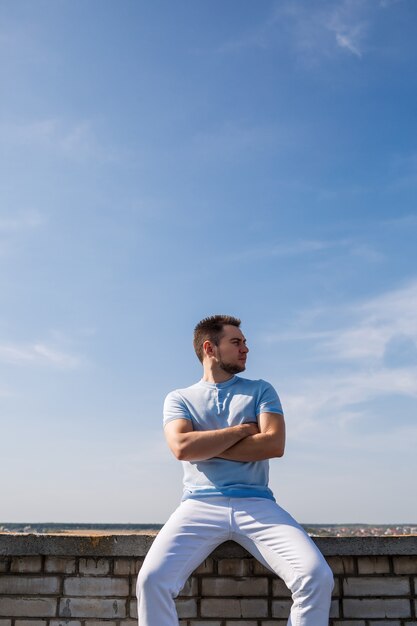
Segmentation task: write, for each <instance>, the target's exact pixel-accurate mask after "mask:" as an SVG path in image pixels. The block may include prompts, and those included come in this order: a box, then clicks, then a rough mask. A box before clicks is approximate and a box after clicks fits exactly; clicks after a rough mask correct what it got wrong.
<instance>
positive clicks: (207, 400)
mask: <svg viewBox="0 0 417 626" xmlns="http://www.w3.org/2000/svg"><path fill="white" fill-rule="evenodd" d="M267 412H268V413H280V414H281V415H282V413H283V411H282V407H281V402H280V400H279V398H278V394H277V392H276V391H275V389H274V388H273V387H272V385H270V384H269V383H267V382H266V381H264V380H248V379H247V378H240V377H239V376H233V377H232V378H230V379H229V380H227V381H226V382H224V383H208V382H206V381H203V380H200V381H199V382H198V383H196V384H195V385H191V387H187V388H185V389H177V390H175V391H171V393H169V394H168V395H167V397H166V399H165V403H164V425H165V424H167V423H168V422H170V421H172V420H175V419H186V420H190V421H191V422H192V425H193V430H200V431H201V430H216V429H219V428H227V427H229V426H237V425H238V424H244V423H245V422H257V421H258V417H259V415H260V414H261V413H267ZM182 464H183V469H184V494H183V500H186V499H187V498H206V497H208V496H219V495H221V496H227V497H234V498H242V497H256V498H259V497H261V498H269V499H270V500H274V496H273V495H272V491H271V490H270V489H269V487H268V478H269V462H268V460H264V461H248V462H246V461H245V462H242V461H229V460H228V459H220V458H218V457H215V458H212V459H208V460H206V461H182Z"/></svg>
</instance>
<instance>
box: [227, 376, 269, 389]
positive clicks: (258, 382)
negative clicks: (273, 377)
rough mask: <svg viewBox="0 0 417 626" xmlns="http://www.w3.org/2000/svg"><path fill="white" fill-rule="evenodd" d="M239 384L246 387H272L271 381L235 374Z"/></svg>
mask: <svg viewBox="0 0 417 626" xmlns="http://www.w3.org/2000/svg"><path fill="white" fill-rule="evenodd" d="M236 378H237V380H238V382H239V385H241V386H242V387H248V388H251V389H264V388H266V387H272V385H271V383H269V382H268V381H267V380H264V379H263V378H257V379H255V380H253V379H251V378H242V377H241V376H236Z"/></svg>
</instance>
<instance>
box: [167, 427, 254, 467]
mask: <svg viewBox="0 0 417 626" xmlns="http://www.w3.org/2000/svg"><path fill="white" fill-rule="evenodd" d="M164 432H165V437H166V440H167V442H168V445H169V447H170V448H171V450H172V452H173V453H174V456H175V457H176V458H177V459H179V460H180V461H205V460H207V459H212V458H213V457H215V456H217V457H218V456H222V453H223V452H225V451H226V450H227V449H228V448H231V447H232V446H234V445H235V444H237V443H238V442H240V441H242V440H243V439H246V438H248V437H252V436H253V435H255V434H256V433H259V430H258V426H257V424H255V423H254V422H249V423H246V424H239V425H237V426H229V427H228V428H220V429H218V430H203V431H200V430H197V431H194V430H193V426H192V423H191V421H190V420H186V419H176V420H172V421H171V422H168V424H166V426H165V429H164Z"/></svg>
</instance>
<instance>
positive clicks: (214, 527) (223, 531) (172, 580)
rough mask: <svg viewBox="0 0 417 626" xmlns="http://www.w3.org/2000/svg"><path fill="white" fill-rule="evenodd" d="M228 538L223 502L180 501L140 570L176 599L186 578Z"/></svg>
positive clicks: (226, 509)
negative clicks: (166, 586)
mask: <svg viewBox="0 0 417 626" xmlns="http://www.w3.org/2000/svg"><path fill="white" fill-rule="evenodd" d="M229 535H230V514H229V508H228V506H227V501H226V500H225V499H220V498H219V499H218V498H213V499H212V500H210V501H207V500H205V501H200V500H193V499H189V500H186V501H185V502H182V503H181V504H180V506H179V507H178V508H177V509H176V510H175V511H174V513H173V514H172V515H171V517H170V518H169V520H168V521H167V523H166V524H165V525H164V527H163V528H162V529H161V530H160V532H159V533H158V535H157V537H156V539H155V541H154V542H153V544H152V546H151V548H150V550H149V552H148V554H147V556H146V559H145V561H144V563H143V565H142V568H141V571H140V576H139V577H140V578H141V577H146V576H151V577H153V579H154V580H155V581H157V582H158V583H160V584H162V585H168V586H169V587H170V591H171V593H172V594H173V595H174V596H175V595H177V594H178V593H179V591H180V590H181V589H182V587H183V585H184V583H185V581H186V580H187V578H188V576H189V575H190V574H191V573H192V572H193V570H194V569H196V567H198V566H199V565H200V563H201V562H202V561H203V560H204V559H205V558H206V557H207V556H208V555H209V554H210V552H212V551H213V550H214V549H215V548H216V547H217V546H218V545H219V544H221V543H223V541H226V540H227V539H228V538H229Z"/></svg>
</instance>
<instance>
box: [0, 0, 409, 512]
mask: <svg viewBox="0 0 417 626" xmlns="http://www.w3.org/2000/svg"><path fill="white" fill-rule="evenodd" d="M416 19H417V6H416V4H415V3H414V2H413V1H412V0H397V1H394V0H391V1H389V0H380V1H378V0H341V1H339V2H332V1H330V0H329V1H325V0H320V1H318V0H315V1H310V0H309V1H307V0H305V1H298V2H297V1H295V0H282V1H279V2H278V1H277V2H272V1H267V0H265V1H264V2H262V3H254V2H252V1H245V0H231V1H230V2H226V3H225V2H220V1H217V0H214V1H213V0H211V1H210V2H204V1H202V2H184V1H179V2H175V3H172V2H167V1H166V0H160V1H159V0H157V1H155V2H148V3H144V2H139V1H133V0H123V2H115V1H110V0H106V1H102V0H90V1H89V2H81V0H71V1H69V0H60V1H58V2H55V1H52V0H48V1H43V0H39V1H38V2H36V3H34V2H31V1H30V0H27V1H25V0H20V1H19V2H11V1H6V2H3V3H2V4H1V5H0V24H1V25H0V52H1V66H0V72H1V73H0V80H1V85H2V88H1V91H2V97H1V99H0V144H1V147H2V150H1V153H0V163H1V169H0V176H1V181H0V183H1V184H0V260H1V268H2V270H1V273H0V288H1V292H0V293H1V307H0V374H1V378H0V404H1V409H0V428H1V433H2V455H1V458H0V475H1V476H2V477H3V480H2V483H3V484H2V497H1V505H0V521H2V520H3V521H9V522H12V521H16V522H17V521H33V522H35V521H52V522H60V521H66V522H137V523H146V522H163V521H165V520H166V519H167V517H168V515H169V513H170V511H171V510H172V509H173V508H174V507H175V505H176V504H177V502H178V500H179V498H180V493H181V467H180V464H179V463H178V462H176V461H175V460H174V458H173V457H172V455H171V454H170V452H169V451H168V449H167V447H166V444H165V442H164V439H163V433H162V428H161V410H162V403H163V399H164V397H165V395H166V393H168V391H170V390H171V389H173V388H177V387H184V386H186V385H188V384H192V383H193V382H195V381H196V380H198V378H199V377H200V367H199V363H198V361H197V359H196V357H195V355H194V354H193V351H192V345H191V339H192V329H193V327H194V325H195V324H196V322H197V321H198V320H199V319H201V318H202V317H205V316H206V315H210V314H213V313H220V312H221V313H223V312H224V313H229V314H232V315H238V316H239V317H241V318H242V320H243V330H244V332H245V334H246V336H247V338H248V344H249V347H250V349H251V352H250V359H249V365H248V369H247V372H246V374H245V375H247V376H248V377H249V378H264V379H266V380H269V381H270V382H271V383H273V384H274V386H275V387H276V388H277V390H278V392H279V394H280V397H281V399H282V403H283V406H284V409H285V413H286V420H287V428H288V444H287V452H286V456H285V457H284V458H283V459H277V460H274V461H273V462H272V463H271V485H272V487H273V489H274V492H275V494H276V497H277V499H278V500H279V502H280V503H281V504H282V505H283V506H285V507H286V508H288V509H289V510H290V511H291V512H292V513H293V514H294V515H295V516H296V517H297V518H298V519H299V520H300V521H301V522H306V523H308V522H317V523H321V522H369V523H391V522H412V521H414V522H415V521H416V513H417V511H416V508H415V499H414V498H413V497H412V494H413V493H415V477H416V472H417V461H416V454H415V448H416V443H417V437H416V435H417V402H416V398H417V264H416V261H417V252H416V245H415V241H416V235H417V210H416V190H417V132H416V131H417V116H416V105H417V83H416V79H415V67H416V56H417V54H416V53H417V40H416V37H415V23H416Z"/></svg>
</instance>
